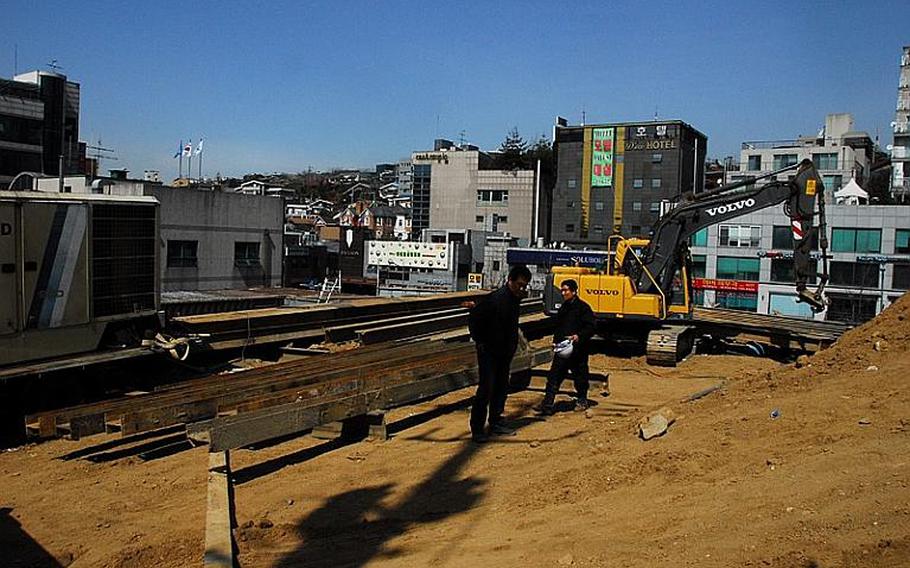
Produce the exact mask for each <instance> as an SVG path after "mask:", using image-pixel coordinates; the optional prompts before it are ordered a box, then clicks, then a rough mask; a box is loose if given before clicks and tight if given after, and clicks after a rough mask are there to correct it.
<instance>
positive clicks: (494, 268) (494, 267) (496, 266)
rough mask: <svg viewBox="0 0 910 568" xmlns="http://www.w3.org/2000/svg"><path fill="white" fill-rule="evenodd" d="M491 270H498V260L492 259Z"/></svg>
mask: <svg viewBox="0 0 910 568" xmlns="http://www.w3.org/2000/svg"><path fill="white" fill-rule="evenodd" d="M493 270H494V271H496V270H499V261H498V260H494V261H493Z"/></svg>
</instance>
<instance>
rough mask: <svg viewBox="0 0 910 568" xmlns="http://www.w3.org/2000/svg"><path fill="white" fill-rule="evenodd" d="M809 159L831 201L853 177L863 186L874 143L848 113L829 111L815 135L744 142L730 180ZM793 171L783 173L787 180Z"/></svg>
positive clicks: (752, 175)
mask: <svg viewBox="0 0 910 568" xmlns="http://www.w3.org/2000/svg"><path fill="white" fill-rule="evenodd" d="M807 158H808V159H810V160H812V162H813V163H814V164H815V167H816V168H817V169H818V171H819V174H821V176H822V180H823V181H824V182H825V190H826V191H827V193H826V194H825V196H826V197H827V198H828V203H834V192H836V191H837V190H839V189H840V188H841V187H843V186H844V185H846V184H847V182H849V181H850V179H851V178H856V180H857V182H858V183H859V184H860V185H864V184H865V182H866V179H867V178H868V175H869V169H870V166H871V163H872V160H873V158H874V144H873V142H872V139H871V138H870V137H869V135H868V134H867V133H865V132H859V131H856V130H854V129H853V116H852V115H851V114H847V113H844V114H829V115H828V116H827V117H826V118H825V126H824V128H822V129H821V130H820V131H819V132H818V134H817V135H815V136H801V137H799V138H797V139H795V140H766V141H751V142H743V144H742V149H741V150H740V172H739V173H737V174H734V175H733V176H732V178H731V179H732V181H737V180H740V179H745V178H748V177H750V176H751V177H757V176H761V175H764V174H767V173H770V172H772V171H775V170H779V169H781V168H784V167H787V166H791V165H794V164H798V163H799V162H800V161H801V160H803V159H807ZM788 175H792V172H789V173H786V174H782V175H781V178H782V179H786V177H787V176H788Z"/></svg>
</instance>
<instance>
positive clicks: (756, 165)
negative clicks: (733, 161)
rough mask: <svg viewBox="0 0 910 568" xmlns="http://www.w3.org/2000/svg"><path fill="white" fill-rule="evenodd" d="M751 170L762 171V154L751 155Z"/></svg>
mask: <svg viewBox="0 0 910 568" xmlns="http://www.w3.org/2000/svg"><path fill="white" fill-rule="evenodd" d="M749 171H750V172H760V171H761V155H760V154H759V155H757V156H756V155H753V156H749Z"/></svg>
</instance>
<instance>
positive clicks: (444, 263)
mask: <svg viewBox="0 0 910 568" xmlns="http://www.w3.org/2000/svg"><path fill="white" fill-rule="evenodd" d="M367 264H371V265H374V266H396V267H405V268H435V269H447V268H449V245H448V244H447V243H412V242H402V241H367Z"/></svg>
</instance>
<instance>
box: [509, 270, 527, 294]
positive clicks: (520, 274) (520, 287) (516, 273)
mask: <svg viewBox="0 0 910 568" xmlns="http://www.w3.org/2000/svg"><path fill="white" fill-rule="evenodd" d="M530 281H531V271H530V270H528V267H527V266H525V265H524V264H516V265H515V266H513V267H512V269H511V270H509V279H508V281H507V282H506V286H507V287H508V288H509V291H511V292H512V294H514V295H515V296H516V297H518V298H524V297H525V296H527V295H528V283H529V282H530Z"/></svg>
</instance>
